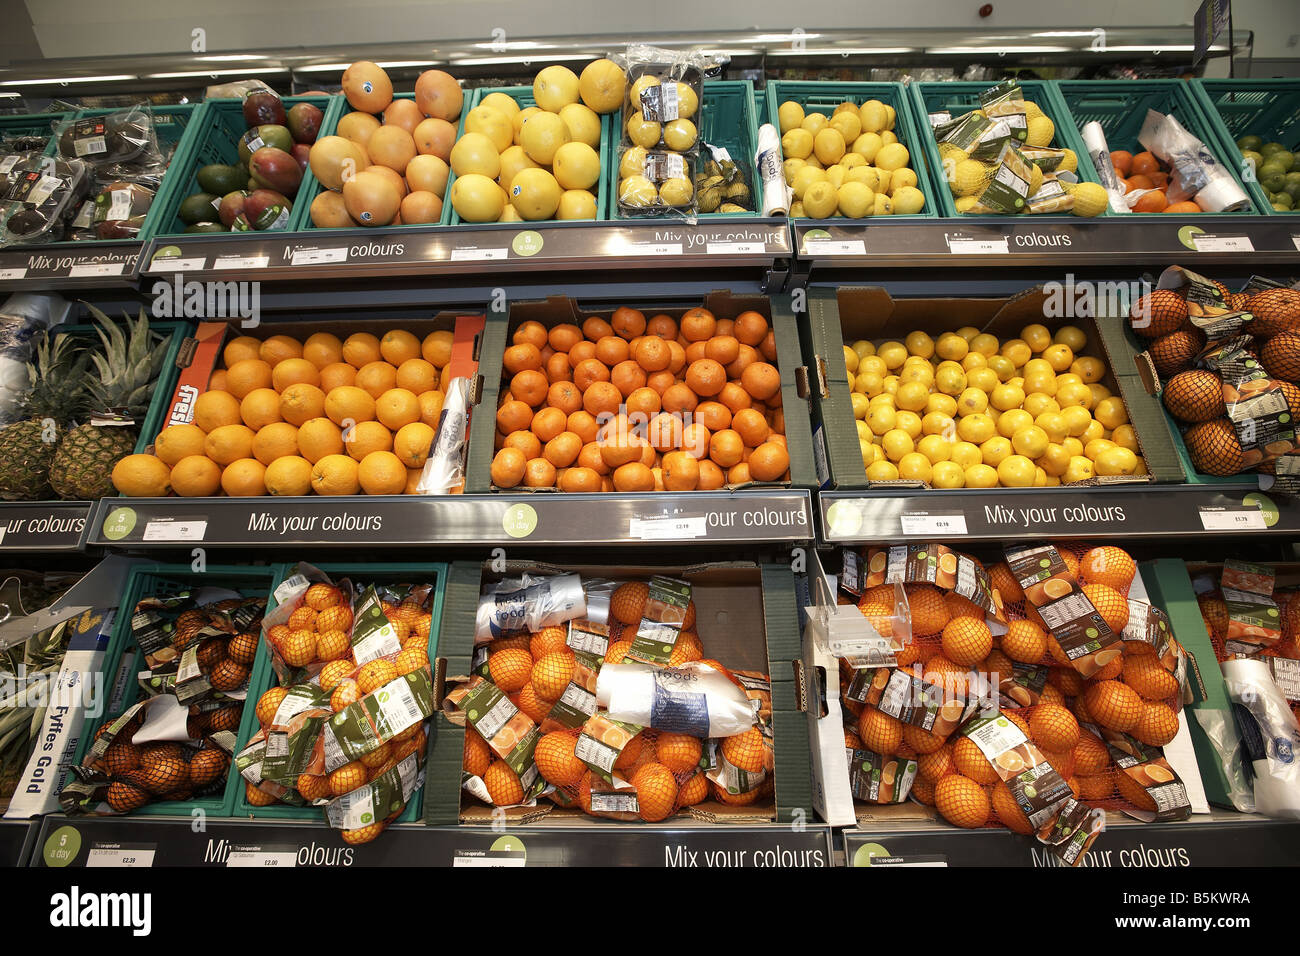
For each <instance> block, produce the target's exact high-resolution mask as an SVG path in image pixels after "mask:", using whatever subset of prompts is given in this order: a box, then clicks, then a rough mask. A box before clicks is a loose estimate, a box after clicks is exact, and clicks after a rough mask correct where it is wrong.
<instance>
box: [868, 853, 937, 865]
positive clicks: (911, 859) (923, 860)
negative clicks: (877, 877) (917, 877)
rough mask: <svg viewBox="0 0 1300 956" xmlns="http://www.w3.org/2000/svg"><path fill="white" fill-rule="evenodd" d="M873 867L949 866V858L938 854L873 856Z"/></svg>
mask: <svg viewBox="0 0 1300 956" xmlns="http://www.w3.org/2000/svg"><path fill="white" fill-rule="evenodd" d="M871 865H872V866H873V867H877V866H888V867H895V868H897V867H903V866H943V867H946V866H947V865H948V858H947V857H946V856H941V855H940V854H938V853H918V854H916V855H915V856H873V857H872V858H871Z"/></svg>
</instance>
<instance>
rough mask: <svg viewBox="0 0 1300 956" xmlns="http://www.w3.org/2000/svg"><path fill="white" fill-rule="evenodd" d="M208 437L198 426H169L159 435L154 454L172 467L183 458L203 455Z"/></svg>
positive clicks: (155, 441) (155, 442) (154, 445)
mask: <svg viewBox="0 0 1300 956" xmlns="http://www.w3.org/2000/svg"><path fill="white" fill-rule="evenodd" d="M230 424H237V423H235V422H231V423H230ZM206 437H207V436H205V435H204V434H203V429H201V428H199V427H198V426H197V425H169V426H168V427H166V428H164V429H163V430H162V431H161V432H159V433H158V437H157V438H156V439H155V440H154V443H153V453H154V454H155V455H156V456H157V457H158V458H159V460H161V461H162V462H163V464H165V465H168V466H172V465H175V464H176V463H177V462H178V461H180V460H181V459H182V458H188V457H189V456H190V455H201V454H203V442H204V440H205V438H206Z"/></svg>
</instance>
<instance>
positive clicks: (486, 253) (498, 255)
mask: <svg viewBox="0 0 1300 956" xmlns="http://www.w3.org/2000/svg"><path fill="white" fill-rule="evenodd" d="M507 255H508V252H507V251H506V250H505V249H453V250H451V261H452V262H482V261H484V260H487V259H504V258H506V256H507Z"/></svg>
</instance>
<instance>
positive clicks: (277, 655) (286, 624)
mask: <svg viewBox="0 0 1300 956" xmlns="http://www.w3.org/2000/svg"><path fill="white" fill-rule="evenodd" d="M288 583H289V587H288V589H287V590H281V591H280V592H279V593H280V595H281V597H283V598H284V600H283V601H281V603H280V604H279V606H278V607H276V609H275V610H274V611H272V612H271V613H270V614H268V615H267V616H266V619H265V620H264V621H263V630H262V633H263V638H264V640H265V641H266V644H267V648H268V649H269V651H270V653H271V657H272V663H273V667H274V676H275V678H276V681H275V684H274V685H273V686H271V687H270V688H269V689H268V690H266V691H265V692H264V693H262V695H261V696H260V697H259V698H258V700H257V704H256V714H257V721H258V725H259V729H258V730H257V732H256V733H255V734H254V735H253V736H252V738H251V739H250V740H249V741H248V742H247V743H246V744H244V745H243V747H242V748H241V749H240V752H239V754H238V755H237V757H236V766H237V767H238V769H239V772H240V773H241V774H242V775H243V777H244V799H245V800H246V801H247V802H248V803H249V804H250V805H251V806H254V807H263V806H269V805H271V804H274V803H277V802H279V803H284V804H288V805H291V806H315V807H320V808H322V812H323V814H324V817H325V820H326V822H328V823H329V824H330V826H332V827H333V828H335V829H337V830H340V831H342V834H341V835H342V837H343V839H344V841H345V842H347V843H350V844H358V843H367V842H369V841H370V840H373V839H374V838H375V837H377V836H378V835H379V834H380V833H381V832H382V831H383V829H384V828H385V827H386V826H387V825H388V824H389V823H391V822H392V821H393V820H395V819H396V818H397V817H398V816H400V815H401V813H402V811H403V810H405V809H406V803H407V801H408V800H409V799H410V797H411V795H412V794H413V793H414V792H415V791H416V790H418V789H419V788H420V786H421V785H422V783H423V779H424V773H423V767H424V756H425V746H426V743H427V737H426V733H425V724H424V721H425V720H426V718H428V717H429V716H430V715H431V714H432V713H433V709H434V701H433V675H432V672H431V669H430V666H429V653H430V650H431V648H432V646H433V643H434V640H435V638H436V635H435V634H433V633H432V632H433V622H432V617H431V615H430V602H431V598H432V593H431V592H432V589H431V587H430V586H429V585H427V584H378V585H376V584H373V583H363V582H353V581H352V580H351V579H347V578H345V579H343V580H340V581H338V582H333V581H331V580H330V579H329V578H328V577H327V576H326V575H324V574H322V573H321V572H319V571H317V570H316V569H314V568H310V567H307V566H299V569H298V573H297V574H295V575H294V577H293V578H291V579H290V581H289V582H288Z"/></svg>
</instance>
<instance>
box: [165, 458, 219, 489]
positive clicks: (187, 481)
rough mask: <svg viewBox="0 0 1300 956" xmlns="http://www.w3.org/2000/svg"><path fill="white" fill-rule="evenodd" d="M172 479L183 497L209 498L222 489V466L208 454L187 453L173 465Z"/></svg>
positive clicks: (173, 485)
mask: <svg viewBox="0 0 1300 956" xmlns="http://www.w3.org/2000/svg"><path fill="white" fill-rule="evenodd" d="M170 480H171V486H172V491H174V492H176V494H178V495H180V496H181V497H182V498H208V497H211V496H212V495H215V494H216V493H217V492H218V491H219V490H220V489H221V466H219V465H218V464H217V463H216V462H215V461H213V460H212V459H211V458H209V457H208V456H207V455H186V456H185V457H184V458H182V459H181V460H180V461H178V462H176V464H174V465H172V469H171V477H170Z"/></svg>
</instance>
